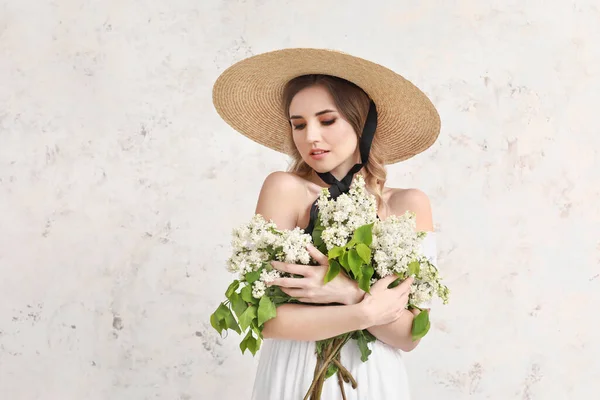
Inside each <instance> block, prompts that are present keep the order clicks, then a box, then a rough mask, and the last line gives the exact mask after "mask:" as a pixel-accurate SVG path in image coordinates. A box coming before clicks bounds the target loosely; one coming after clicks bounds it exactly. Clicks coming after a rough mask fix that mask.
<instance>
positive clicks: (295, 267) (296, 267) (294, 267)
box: [271, 261, 310, 276]
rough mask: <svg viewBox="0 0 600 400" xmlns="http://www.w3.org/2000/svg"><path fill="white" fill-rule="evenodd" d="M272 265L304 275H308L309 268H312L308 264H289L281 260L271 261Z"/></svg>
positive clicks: (283, 270)
mask: <svg viewBox="0 0 600 400" xmlns="http://www.w3.org/2000/svg"><path fill="white" fill-rule="evenodd" d="M271 265H272V266H273V268H275V269H277V270H279V271H282V272H287V273H290V274H294V275H302V276H306V274H307V272H308V268H310V267H309V266H308V265H301V264H288V263H284V262H281V261H271Z"/></svg>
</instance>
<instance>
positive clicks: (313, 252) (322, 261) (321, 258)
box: [306, 244, 329, 265]
mask: <svg viewBox="0 0 600 400" xmlns="http://www.w3.org/2000/svg"><path fill="white" fill-rule="evenodd" d="M306 249H307V250H308V254H310V256H311V257H312V258H313V259H314V260H315V261H316V262H318V263H319V265H327V264H329V258H328V257H327V256H326V255H325V254H323V253H321V252H320V251H319V249H317V248H316V247H315V246H313V245H312V244H309V245H308V246H307V247H306Z"/></svg>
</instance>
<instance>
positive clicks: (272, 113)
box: [213, 48, 440, 164]
mask: <svg viewBox="0 0 600 400" xmlns="http://www.w3.org/2000/svg"><path fill="white" fill-rule="evenodd" d="M306 74H327V75H333V76H337V77H340V78H344V79H346V80H348V81H351V82H353V83H355V84H356V85H358V86H359V87H361V88H362V89H363V90H364V91H365V92H366V93H367V94H368V95H369V96H370V97H371V99H373V101H374V102H375V105H376V106H377V111H378V126H377V131H376V133H375V137H376V138H377V140H379V141H381V142H382V143H384V144H385V145H384V146H382V147H383V149H382V150H383V154H382V157H383V159H384V162H385V163H386V164H393V163H396V162H399V161H403V160H406V159H408V158H410V157H413V156H415V155H417V154H419V153H421V152H423V151H424V150H426V149H427V148H429V147H430V146H431V145H432V144H433V143H434V142H435V140H436V139H437V137H438V135H439V132H440V117H439V115H438V113H437V111H436V109H435V107H434V106H433V104H432V103H431V101H430V100H429V98H427V96H426V95H425V94H424V93H423V92H422V91H421V90H419V89H418V88H417V87H416V86H415V85H413V84H412V83H411V82H409V81H408V80H406V79H405V78H403V77H402V76H400V75H398V74H397V73H395V72H393V71H392V70H390V69H388V68H386V67H383V66H381V65H379V64H376V63H373V62H371V61H368V60H364V59H362V58H359V57H355V56H352V55H349V54H346V53H342V52H339V51H334V50H325V49H309V48H297V49H284V50H277V51H272V52H268V53H263V54H259V55H256V56H252V57H250V58H247V59H245V60H242V61H240V62H238V63H236V64H234V65H232V66H231V67H229V68H228V69H226V70H225V71H224V72H223V73H222V74H221V75H220V76H219V78H218V79H217V80H216V82H215V84H214V86H213V103H214V106H215V109H216V110H217V112H218V113H219V115H220V116H221V118H223V120H224V121H225V122H227V123H228V124H229V125H230V126H231V127H232V128H234V129H235V130H237V131H238V132H240V133H242V134H243V135H245V136H247V137H249V138H250V139H252V140H254V141H255V142H257V143H260V144H262V145H264V146H267V147H269V148H271V149H274V150H276V151H279V152H282V153H287V154H289V153H290V149H291V148H292V147H291V146H293V144H292V143H291V135H290V124H289V122H288V121H287V120H286V119H285V113H284V112H283V110H282V109H281V98H282V93H283V88H284V86H285V84H286V83H287V82H288V81H289V80H290V79H292V78H295V77H297V76H300V75H306Z"/></svg>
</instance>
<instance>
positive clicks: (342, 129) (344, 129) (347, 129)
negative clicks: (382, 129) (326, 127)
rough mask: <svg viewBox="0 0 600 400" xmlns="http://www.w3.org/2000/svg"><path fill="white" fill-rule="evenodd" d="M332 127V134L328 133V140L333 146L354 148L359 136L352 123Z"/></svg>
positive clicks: (347, 148) (346, 148)
mask: <svg viewBox="0 0 600 400" xmlns="http://www.w3.org/2000/svg"><path fill="white" fill-rule="evenodd" d="M336 128H337V129H332V130H331V132H330V135H327V141H328V142H329V144H331V145H332V146H335V147H337V148H339V149H344V150H353V149H354V148H355V147H356V144H357V143H358V142H357V137H356V134H355V133H354V130H353V129H352V127H351V126H350V125H347V126H344V125H341V124H340V126H339V127H336Z"/></svg>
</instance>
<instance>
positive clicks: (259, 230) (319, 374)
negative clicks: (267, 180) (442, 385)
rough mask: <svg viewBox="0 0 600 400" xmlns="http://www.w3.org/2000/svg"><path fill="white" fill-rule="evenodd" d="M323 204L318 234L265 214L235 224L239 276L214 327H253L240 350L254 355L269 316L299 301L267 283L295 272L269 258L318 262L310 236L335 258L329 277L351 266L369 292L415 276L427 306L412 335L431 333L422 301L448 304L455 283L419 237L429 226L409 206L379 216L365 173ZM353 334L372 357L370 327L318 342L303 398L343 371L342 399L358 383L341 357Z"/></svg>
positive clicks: (324, 197) (232, 262) (413, 298)
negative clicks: (446, 281) (284, 225)
mask: <svg viewBox="0 0 600 400" xmlns="http://www.w3.org/2000/svg"><path fill="white" fill-rule="evenodd" d="M318 209H319V214H318V218H317V221H316V223H315V228H314V230H313V233H312V237H311V236H310V235H308V234H305V233H304V232H303V230H302V229H300V228H295V229H293V230H279V229H277V228H276V226H275V224H274V223H272V222H269V221H266V220H265V219H264V218H263V217H262V216H260V215H255V216H254V217H253V218H252V220H251V221H250V223H248V224H247V225H243V226H242V227H240V228H238V229H236V230H234V234H233V240H232V245H233V254H232V256H231V257H230V258H229V260H228V269H229V271H230V272H234V273H237V274H238V275H239V278H238V279H236V280H234V281H233V282H232V283H231V284H230V285H229V287H228V288H227V291H226V292H225V296H226V297H227V301H225V302H223V303H221V304H220V305H219V307H218V308H217V310H216V311H215V312H214V313H213V314H212V315H211V318H210V320H211V324H212V326H213V327H214V328H215V329H216V330H217V331H218V332H219V333H221V332H222V331H223V330H224V329H231V330H234V331H236V332H237V333H238V334H240V335H242V334H243V333H242V331H246V330H247V329H248V333H247V334H246V335H245V337H244V339H243V340H242V341H241V343H240V348H241V350H242V353H243V352H245V350H246V349H248V350H250V351H251V352H252V354H256V352H257V351H258V349H259V348H260V344H261V341H262V329H263V326H264V323H265V322H266V321H268V320H270V319H272V318H274V317H275V316H276V315H277V312H276V308H277V307H278V306H279V305H281V304H283V303H288V302H298V301H297V300H296V299H293V298H292V297H290V296H288V295H287V294H286V293H284V292H283V291H282V290H281V289H280V288H279V287H277V286H274V285H267V283H269V282H272V281H273V280H274V279H275V278H278V277H283V276H289V274H287V273H283V272H280V271H279V270H276V269H274V268H273V267H272V266H271V261H284V262H287V263H294V264H305V265H309V264H312V265H316V263H315V262H314V260H312V259H311V257H310V255H309V253H308V250H307V246H308V244H309V243H311V241H312V243H313V244H314V246H315V247H316V248H317V249H318V250H319V251H321V252H322V253H323V254H327V257H328V260H329V267H328V270H327V273H326V275H325V283H327V282H329V281H331V280H332V279H334V278H335V277H336V276H337V274H339V273H345V274H347V275H348V276H349V277H350V278H351V279H353V280H355V281H357V282H358V286H359V287H360V288H361V289H362V290H364V291H365V292H370V288H371V286H372V285H373V284H374V283H375V282H377V281H378V280H379V279H382V278H384V277H386V276H389V275H396V276H397V277H398V279H397V280H396V281H395V282H394V283H393V284H392V285H390V287H392V286H396V285H398V284H399V283H400V282H401V281H402V280H404V279H406V278H408V277H409V276H414V278H415V279H414V282H413V284H412V286H411V293H410V295H409V300H408V308H409V309H411V308H418V309H419V310H421V312H420V313H419V314H418V315H417V316H416V317H415V318H414V320H413V326H412V337H413V340H417V339H419V338H422V337H423V336H425V335H426V334H427V332H428V331H429V327H430V324H429V313H428V311H427V310H425V309H422V308H421V307H422V304H424V303H427V302H429V301H430V300H431V299H432V298H433V296H434V295H437V296H438V297H439V298H440V299H442V300H443V302H444V304H446V303H447V302H448V295H449V290H448V288H447V287H446V286H445V285H443V284H442V283H441V277H440V275H439V273H438V269H437V268H436V266H435V265H433V264H432V263H431V262H430V261H429V259H428V258H427V257H426V256H425V255H424V254H423V253H422V250H421V242H422V240H423V239H424V237H425V236H426V235H427V233H426V232H418V231H416V229H415V228H416V219H415V215H414V214H412V213H410V212H407V213H405V214H404V215H403V216H390V217H388V218H387V219H386V220H384V221H381V220H379V219H378V218H377V204H376V200H375V197H374V196H373V195H371V194H370V193H369V192H368V191H367V189H366V187H365V181H364V178H363V177H362V175H357V176H356V177H355V178H354V180H353V182H352V186H351V187H350V191H349V192H348V193H343V194H341V195H340V196H339V197H337V198H336V199H335V200H334V199H332V198H331V197H330V195H329V190H328V189H323V191H322V192H321V195H320V196H319V199H318ZM234 315H235V316H237V320H236V318H235V317H234ZM254 335H256V337H254ZM351 339H355V340H356V341H357V345H358V347H359V349H360V352H361V360H362V361H363V362H365V361H367V360H368V358H369V355H370V354H371V350H370V349H369V347H368V343H369V342H372V341H374V340H375V339H376V338H375V337H374V336H373V335H372V334H371V333H369V331H367V330H366V329H365V330H361V331H354V332H348V333H345V334H342V335H339V336H336V337H334V338H329V339H326V340H322V341H318V342H316V356H317V363H316V369H315V375H314V379H313V383H312V385H311V387H310V388H309V390H308V392H307V394H306V397H305V400H306V399H308V398H309V397H310V398H311V399H319V398H320V393H321V390H322V387H323V384H324V381H325V380H326V379H327V378H329V377H331V376H332V375H334V374H338V376H339V378H340V379H339V382H340V389H341V391H342V397H343V398H345V393H344V388H343V384H342V383H341V381H342V380H343V381H345V382H347V383H351V384H352V387H353V388H356V387H357V382H356V381H355V379H354V378H353V377H352V375H351V374H350V373H349V371H348V370H347V369H346V368H344V366H343V365H342V363H341V360H340V350H341V348H342V347H343V346H344V345H345V344H346V343H347V342H348V341H350V340H351Z"/></svg>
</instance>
